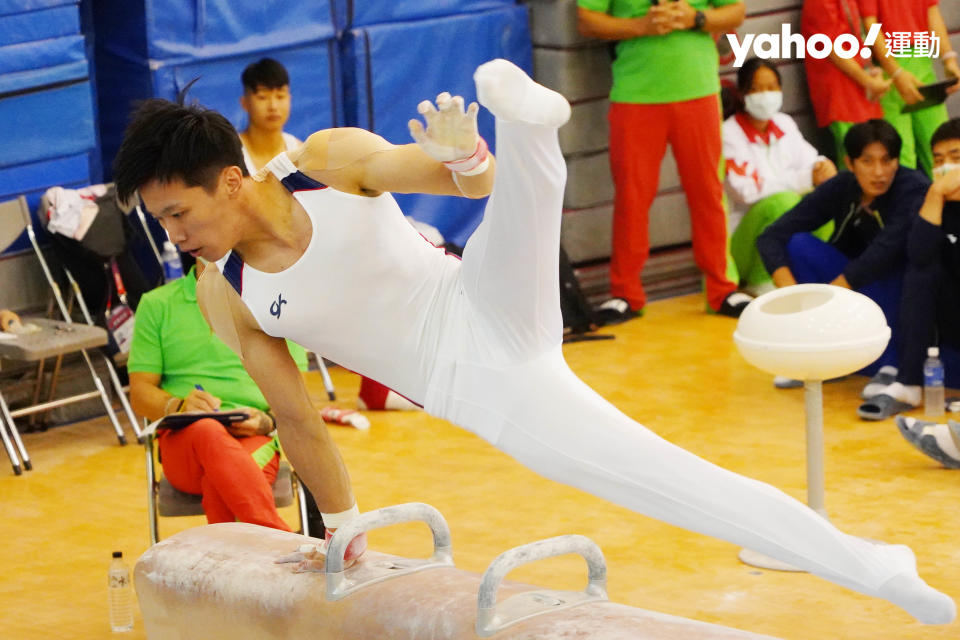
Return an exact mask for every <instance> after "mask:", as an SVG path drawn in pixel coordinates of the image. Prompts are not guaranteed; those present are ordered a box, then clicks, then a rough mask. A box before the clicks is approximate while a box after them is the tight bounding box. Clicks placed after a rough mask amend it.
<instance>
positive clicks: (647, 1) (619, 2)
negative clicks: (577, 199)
mask: <svg viewBox="0 0 960 640" xmlns="http://www.w3.org/2000/svg"><path fill="white" fill-rule="evenodd" d="M577 2H578V7H579V8H578V13H577V16H578V23H579V28H580V32H581V33H582V34H583V35H585V36H589V37H594V38H601V39H605V40H617V41H619V42H618V43H617V56H616V60H615V61H614V63H613V89H612V90H611V92H610V167H611V170H612V173H613V181H614V185H615V187H616V195H615V197H614V213H613V254H612V256H611V259H610V288H611V294H612V296H613V297H612V298H611V299H610V300H608V301H606V302H604V303H603V305H601V308H600V313H601V317H602V318H603V319H604V320H605V321H606V322H608V323H615V322H622V321H624V320H628V319H630V318H632V317H635V316H637V315H639V314H640V313H641V312H642V310H643V306H644V304H646V295H645V293H644V291H643V285H642V284H641V282H640V273H641V271H642V270H643V265H644V263H645V262H646V260H647V257H648V255H649V254H650V239H649V228H648V227H649V211H650V205H651V203H652V202H653V199H654V197H655V196H656V195H657V184H658V182H659V174H660V163H661V161H662V160H663V156H664V154H665V153H666V150H667V143H668V142H669V143H670V146H671V147H672V149H673V155H674V158H675V159H676V161H677V169H678V170H679V173H680V180H681V182H682V184H683V189H684V191H685V192H686V196H687V204H688V206H689V208H690V219H691V223H692V225H691V226H692V240H693V251H694V257H695V259H696V262H697V266H699V267H700V270H701V271H703V273H704V276H705V277H706V291H707V304H708V305H709V307H710V309H712V310H713V311H716V312H718V313H721V314H723V315H728V316H733V317H737V316H739V315H740V313H741V312H742V311H743V309H744V307H746V305H747V304H748V303H749V302H750V297H749V296H747V295H746V294H743V293H738V292H737V284H736V281H737V280H738V278H737V276H736V272H735V268H734V267H733V261H732V260H730V259H729V254H728V251H727V214H726V210H725V207H724V204H723V168H724V167H723V158H722V147H721V142H720V126H721V123H722V118H721V111H720V100H719V93H720V79H719V76H718V71H719V64H718V54H717V47H716V43H715V42H714V39H713V36H712V35H711V34H712V33H715V32H726V31H732V30H733V29H736V28H737V27H738V26H739V25H740V23H741V22H743V18H744V15H745V9H744V5H743V2H741V0H690V1H689V2H688V0H677V1H675V2H674V1H672V0H660V1H659V2H657V0H577Z"/></svg>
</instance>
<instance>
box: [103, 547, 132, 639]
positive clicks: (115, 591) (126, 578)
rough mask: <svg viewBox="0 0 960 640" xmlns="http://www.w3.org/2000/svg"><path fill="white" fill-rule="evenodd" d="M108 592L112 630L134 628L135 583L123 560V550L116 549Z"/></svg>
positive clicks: (109, 573) (109, 576)
mask: <svg viewBox="0 0 960 640" xmlns="http://www.w3.org/2000/svg"><path fill="white" fill-rule="evenodd" d="M107 593H108V598H109V603H110V630H111V631H130V630H131V629H133V584H132V583H131V582H130V569H129V568H128V567H127V563H125V562H124V561H123V552H121V551H114V552H113V561H112V562H111V563H110V571H108V572H107Z"/></svg>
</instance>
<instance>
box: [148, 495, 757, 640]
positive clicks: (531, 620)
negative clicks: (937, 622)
mask: <svg viewBox="0 0 960 640" xmlns="http://www.w3.org/2000/svg"><path fill="white" fill-rule="evenodd" d="M415 520H423V521H425V522H426V523H427V524H428V525H429V526H430V529H431V531H432V532H433V538H434V554H433V556H432V557H431V558H428V559H423V560H421V559H410V558H402V557H398V556H391V555H386V554H382V553H377V552H375V551H367V552H366V553H365V554H364V555H363V557H362V558H361V560H360V561H359V562H357V564H355V565H354V566H353V567H351V568H349V569H347V570H343V552H344V550H345V547H346V544H347V542H349V541H350V540H352V539H353V537H354V536H356V535H357V534H359V533H360V532H361V531H368V530H370V529H373V528H376V527H379V526H384V525H388V524H395V523H399V522H409V521H415ZM317 542H319V541H318V540H316V539H312V538H306V537H304V536H301V535H297V534H294V533H287V532H284V531H277V530H275V529H267V528H264V527H259V526H256V525H250V524H242V523H229V524H215V525H209V526H204V527H198V528H194V529H189V530H187V531H183V532H181V533H179V534H177V535H175V536H172V537H170V538H168V539H166V540H164V541H162V542H160V543H158V544H156V545H154V546H153V547H151V548H150V549H148V550H147V551H146V553H144V554H143V556H141V558H140V560H139V561H138V562H137V565H136V569H135V586H136V591H137V597H138V598H139V601H140V610H141V612H142V614H143V621H144V625H145V627H146V631H147V637H148V638H149V639H150V640H188V639H189V640H192V639H197V640H200V639H202V640H218V639H223V640H246V639H250V640H253V639H256V640H273V639H276V640H280V639H284V640H306V639H308V638H309V639H310V640H327V639H331V640H332V639H334V638H336V639H341V638H344V639H354V640H394V639H396V640H399V639H404V640H408V639H409V640H412V639H417V640H468V639H470V640H473V639H476V638H485V637H490V638H496V639H500V638H503V639H507V638H509V639H512V640H517V639H519V638H526V639H532V638H537V639H542V640H561V639H565V638H591V639H603V640H667V639H671V640H672V639H675V638H690V639H692V638H697V639H711V640H713V639H716V640H720V639H724V640H748V639H753V640H759V639H760V638H768V636H759V635H756V634H752V633H748V632H745V631H738V630H736V629H730V628H727V627H720V626H717V625H712V624H707V623H704V622H698V621H695V620H687V619H684V618H678V617H674V616H669V615H665V614H661V613H655V612H651V611H644V610H642V609H636V608H633V607H628V606H626V605H620V604H615V603H612V602H608V601H607V599H606V591H605V584H606V566H605V565H604V560H603V555H602V553H601V552H600V549H599V548H598V547H597V546H596V545H595V544H594V543H593V542H591V541H590V540H589V539H587V538H584V537H582V536H560V537H558V538H551V539H549V540H542V541H540V542H534V543H532V544H528V545H524V546H522V547H517V548H516V549H512V550H510V551H507V552H505V553H503V554H501V555H500V556H499V557H498V558H497V559H495V560H494V561H493V563H492V564H491V565H490V567H489V568H488V569H487V571H486V573H484V575H483V576H478V575H477V574H474V573H469V572H466V571H461V570H460V569H457V568H456V567H454V566H453V560H452V554H451V549H450V532H449V529H448V528H447V525H446V522H445V521H444V520H443V517H442V516H441V515H440V513H439V512H438V511H436V510H435V509H433V508H432V507H430V506H428V505H425V504H407V505H399V506H396V507H388V508H386V509H379V510H377V511H371V512H368V513H365V514H362V515H361V516H360V517H358V518H356V519H354V520H353V521H352V522H350V523H349V524H348V525H347V526H344V527H342V528H341V529H339V530H338V531H337V532H336V534H335V535H334V538H333V540H331V542H330V548H329V550H328V553H327V565H326V573H293V572H292V571H291V565H289V564H275V563H274V560H275V559H277V558H279V557H281V556H284V555H288V554H290V553H291V552H292V551H294V550H295V549H297V547H298V546H299V545H301V544H304V543H317ZM567 553H579V554H581V555H582V556H583V557H584V559H585V560H586V561H587V568H588V585H587V588H586V589H585V590H584V591H582V592H571V591H548V590H542V589H538V588H536V587H533V586H531V585H525V584H519V583H515V582H503V577H504V576H506V574H507V573H508V572H509V571H511V570H512V569H514V568H515V567H517V566H519V565H521V564H524V563H526V562H530V561H534V560H539V559H543V558H548V557H552V556H556V555H563V554H567Z"/></svg>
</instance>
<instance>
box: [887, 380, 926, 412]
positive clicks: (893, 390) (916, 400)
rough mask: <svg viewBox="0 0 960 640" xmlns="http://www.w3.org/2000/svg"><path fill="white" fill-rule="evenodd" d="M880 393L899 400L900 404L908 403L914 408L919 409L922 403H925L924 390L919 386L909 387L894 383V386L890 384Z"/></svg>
mask: <svg viewBox="0 0 960 640" xmlns="http://www.w3.org/2000/svg"><path fill="white" fill-rule="evenodd" d="M880 393H885V394H886V395H888V396H890V397H891V398H894V399H896V400H899V401H900V402H906V403H907V404H909V405H913V406H914V407H919V406H920V403H921V402H922V401H923V390H922V389H921V388H920V386H919V385H909V386H908V385H904V384H901V383H899V382H894V383H893V384H888V385H887V386H886V387H884V388H883V390H882V391H881V392H880ZM877 395H879V394H877Z"/></svg>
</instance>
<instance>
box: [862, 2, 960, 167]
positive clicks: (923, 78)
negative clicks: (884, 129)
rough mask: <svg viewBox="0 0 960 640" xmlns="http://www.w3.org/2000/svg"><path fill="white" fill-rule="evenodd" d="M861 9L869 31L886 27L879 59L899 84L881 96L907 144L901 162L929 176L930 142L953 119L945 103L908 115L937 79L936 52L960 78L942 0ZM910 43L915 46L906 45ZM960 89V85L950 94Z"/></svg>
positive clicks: (887, 117)
mask: <svg viewBox="0 0 960 640" xmlns="http://www.w3.org/2000/svg"><path fill="white" fill-rule="evenodd" d="M860 7H861V11H862V12H863V19H864V25H865V26H866V27H867V28H868V29H869V28H870V26H871V25H873V24H874V23H876V22H879V23H880V24H881V25H882V27H883V28H882V30H881V32H880V36H879V37H878V38H877V40H876V42H875V43H874V45H873V53H874V56H873V57H874V60H876V62H877V64H879V65H880V67H881V68H882V69H883V71H884V74H885V77H887V78H889V79H890V80H892V81H893V87H892V88H891V90H890V91H887V92H886V93H885V94H883V96H882V97H881V98H880V106H881V107H882V108H883V119H884V120H886V121H887V122H889V123H890V124H892V125H893V126H894V128H896V130H897V132H898V133H899V134H900V138H901V139H902V140H903V147H902V148H901V151H900V164H901V165H902V166H905V167H910V168H913V169H921V170H923V171H924V172H926V174H927V175H928V176H929V175H931V171H932V170H933V156H932V153H931V151H930V139H931V138H932V137H933V132H934V131H936V129H937V127H939V126H940V125H941V124H943V123H944V122H946V121H947V117H948V116H947V108H946V106H944V105H942V104H939V105H934V106H932V107H926V108H924V109H919V110H917V111H913V112H911V113H903V108H904V107H905V106H906V105H911V104H914V103H916V102H919V101H920V100H922V99H923V96H922V95H921V94H920V91H919V90H918V87H920V86H922V85H925V84H930V83H932V82H936V81H937V74H936V72H935V70H934V65H933V57H934V56H933V54H935V53H939V58H940V60H941V62H942V63H943V71H944V74H945V75H946V76H947V77H948V78H950V77H953V78H960V66H958V65H957V53H956V51H954V50H953V47H952V46H951V45H950V38H949V34H948V32H947V27H946V25H945V23H944V20H943V16H942V15H941V13H940V7H939V6H938V1H937V0H860ZM888 36H889V37H888ZM907 36H909V37H907ZM918 36H922V37H918ZM935 41H939V44H935ZM905 42H906V43H909V46H901V45H902V44H903V43H905ZM928 45H929V46H928ZM957 89H960V84H957V85H954V86H953V87H951V89H950V91H956V90H957Z"/></svg>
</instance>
